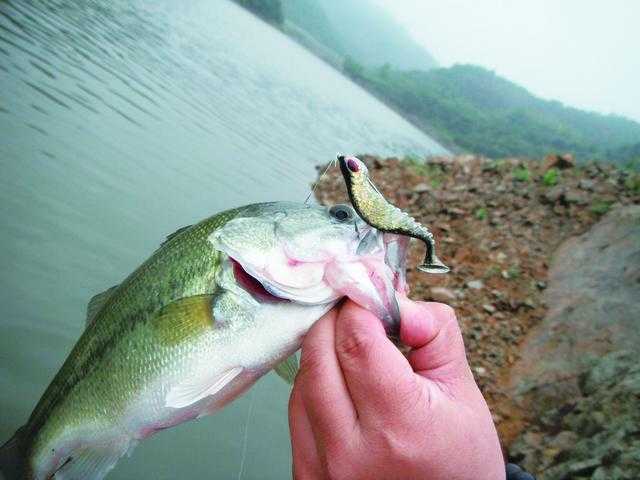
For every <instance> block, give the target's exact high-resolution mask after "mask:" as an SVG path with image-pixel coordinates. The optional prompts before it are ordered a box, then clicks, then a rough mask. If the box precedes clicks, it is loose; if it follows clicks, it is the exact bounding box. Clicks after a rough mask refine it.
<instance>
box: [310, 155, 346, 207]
mask: <svg viewBox="0 0 640 480" xmlns="http://www.w3.org/2000/svg"><path fill="white" fill-rule="evenodd" d="M337 163H338V160H337V159H335V160H331V161H330V162H329V163H328V164H327V168H325V169H324V172H322V175H320V177H318V180H316V181H315V182H314V183H313V187H311V191H310V192H309V195H307V198H306V200H305V201H304V203H305V205H306V204H307V203H308V202H309V199H310V198H311V195H313V194H314V192H315V191H316V187H317V186H318V184H319V183H320V180H322V179H323V178H324V176H325V175H326V174H327V172H328V171H329V169H330V168H331V167H333V166H335V165H336V164H337Z"/></svg>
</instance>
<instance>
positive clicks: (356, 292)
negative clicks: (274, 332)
mask: <svg viewBox="0 0 640 480" xmlns="http://www.w3.org/2000/svg"><path fill="white" fill-rule="evenodd" d="M210 241H211V242H212V243H213V244H214V246H215V248H216V249H218V250H220V251H221V252H223V253H225V254H226V255H227V256H228V257H229V258H230V259H231V261H232V262H233V263H234V265H235V275H236V280H237V282H238V283H239V284H241V285H243V286H244V288H245V289H246V290H249V291H250V292H251V293H252V294H253V295H254V297H255V298H256V299H258V300H259V301H289V302H296V303H298V304H303V305H326V304H330V303H335V302H336V301H337V300H339V299H340V298H342V297H348V298H350V299H352V300H353V301H354V302H356V303H358V304H359V305H361V306H362V307H364V308H366V309H368V310H370V311H371V312H372V313H374V314H375V315H376V316H378V317H379V318H380V319H381V320H382V322H383V324H384V325H385V327H386V328H387V330H388V331H389V332H390V333H396V332H397V331H398V329H399V322H400V314H399V309H398V304H397V298H396V295H397V294H405V293H406V292H405V290H406V281H405V266H406V262H405V260H406V251H407V246H408V239H407V238H405V237H400V236H397V235H391V234H383V233H382V232H380V231H378V230H377V229H375V228H373V227H371V226H369V225H367V224H366V223H365V222H364V221H362V219H360V217H359V216H358V215H357V214H356V212H355V211H354V209H353V208H352V207H351V206H350V205H343V204H339V205H334V206H331V207H322V206H312V205H305V204H296V203H284V202H277V203H271V204H260V205H257V206H252V207H251V208H249V209H248V210H247V211H245V212H243V213H241V214H240V215H238V216H237V217H235V218H233V219H232V220H230V221H229V222H227V223H226V224H225V225H224V226H222V227H221V228H219V229H217V230H216V231H215V232H213V233H212V235H211V237H210Z"/></svg>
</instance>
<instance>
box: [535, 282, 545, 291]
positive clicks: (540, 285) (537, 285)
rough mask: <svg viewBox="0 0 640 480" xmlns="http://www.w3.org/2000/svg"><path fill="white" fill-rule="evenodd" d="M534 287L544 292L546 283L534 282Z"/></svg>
mask: <svg viewBox="0 0 640 480" xmlns="http://www.w3.org/2000/svg"><path fill="white" fill-rule="evenodd" d="M536 287H538V289H539V290H544V289H545V288H547V282H543V281H538V282H536Z"/></svg>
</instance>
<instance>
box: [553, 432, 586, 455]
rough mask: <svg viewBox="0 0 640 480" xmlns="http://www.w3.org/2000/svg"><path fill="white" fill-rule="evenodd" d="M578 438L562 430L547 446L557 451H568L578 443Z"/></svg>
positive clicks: (574, 433) (574, 434)
mask: <svg viewBox="0 0 640 480" xmlns="http://www.w3.org/2000/svg"><path fill="white" fill-rule="evenodd" d="M578 439H579V436H578V434H577V433H576V432H571V431H569V430H563V431H562V432H560V433H558V434H557V435H556V436H555V437H553V438H552V439H551V441H550V442H549V444H550V445H551V446H552V447H555V448H557V449H558V450H559V451H563V450H569V449H571V448H573V447H574V446H575V444H576V442H577V441H578Z"/></svg>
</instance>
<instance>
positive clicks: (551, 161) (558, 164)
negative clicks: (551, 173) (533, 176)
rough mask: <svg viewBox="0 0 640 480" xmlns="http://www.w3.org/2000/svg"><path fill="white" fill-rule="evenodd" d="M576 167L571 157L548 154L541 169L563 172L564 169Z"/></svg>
mask: <svg viewBox="0 0 640 480" xmlns="http://www.w3.org/2000/svg"><path fill="white" fill-rule="evenodd" d="M575 166H576V162H575V160H574V159H573V155H571V154H570V153H565V154H563V155H557V154H553V153H552V154H550V155H547V156H546V157H545V159H544V164H543V167H542V168H543V169H544V170H549V169H550V168H559V169H561V170H564V169H566V168H573V167H575Z"/></svg>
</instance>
